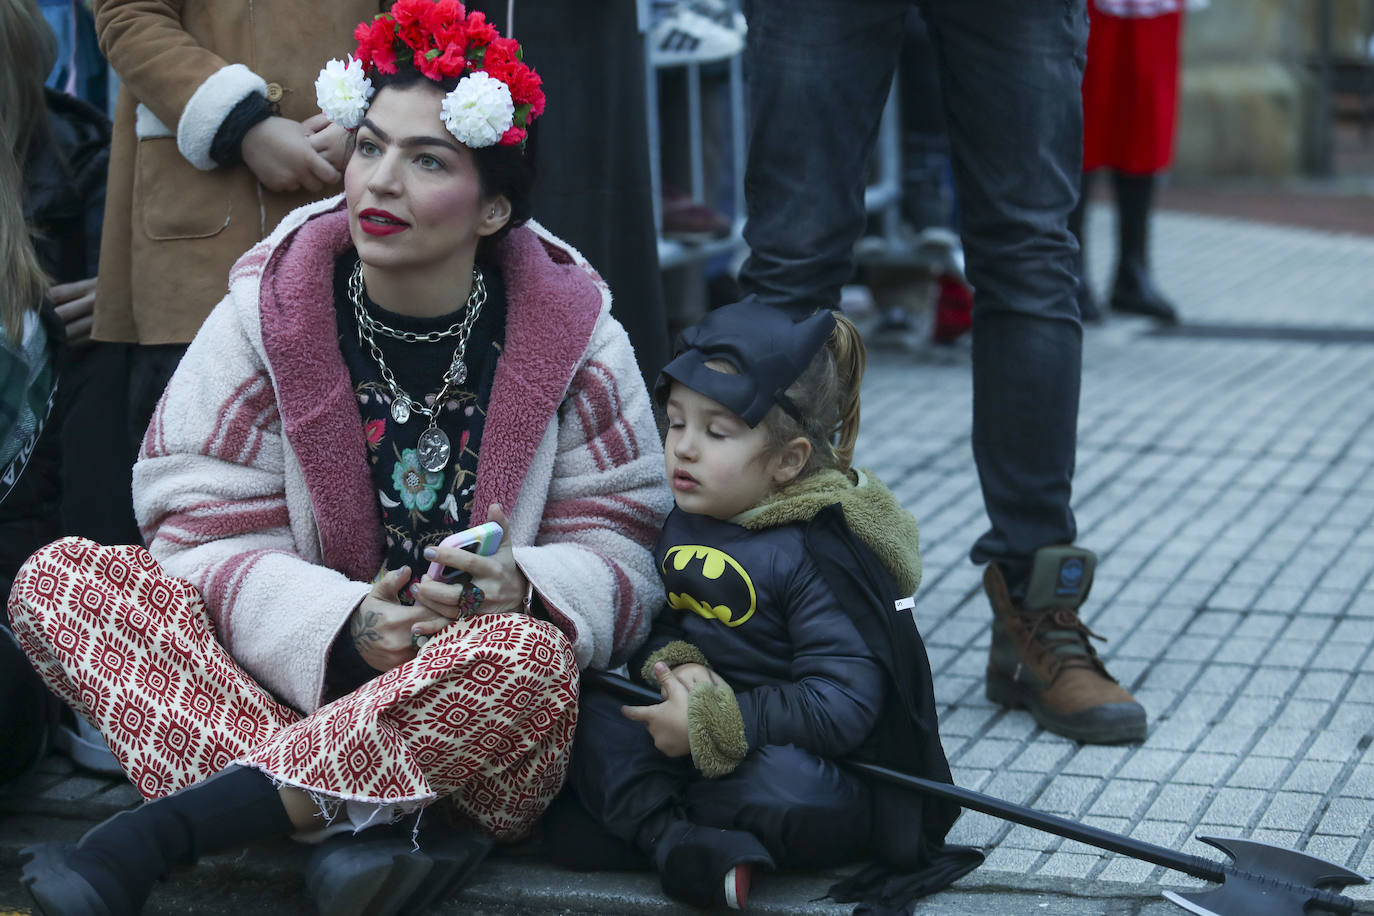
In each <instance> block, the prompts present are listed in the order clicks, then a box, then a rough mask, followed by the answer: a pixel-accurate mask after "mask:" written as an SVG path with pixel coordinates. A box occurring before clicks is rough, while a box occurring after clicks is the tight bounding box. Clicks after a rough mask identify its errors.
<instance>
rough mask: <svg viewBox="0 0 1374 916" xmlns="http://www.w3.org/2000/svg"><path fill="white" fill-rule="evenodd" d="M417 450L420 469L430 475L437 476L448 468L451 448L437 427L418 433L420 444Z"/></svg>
mask: <svg viewBox="0 0 1374 916" xmlns="http://www.w3.org/2000/svg"><path fill="white" fill-rule="evenodd" d="M417 450H418V452H419V455H420V467H422V468H424V469H425V470H426V471H429V472H430V473H431V474H438V473H439V472H441V471H443V470H444V468H446V467H448V456H449V452H450V451H451V447H450V445H449V441H448V436H447V435H446V434H445V433H444V431H443V430H442V429H439V428H438V427H437V426H431V427H430V428H429V429H427V430H425V431H424V432H422V433H420V443H419V446H418V449H417Z"/></svg>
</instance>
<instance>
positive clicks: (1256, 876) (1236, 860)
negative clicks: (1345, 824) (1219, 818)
mask: <svg viewBox="0 0 1374 916" xmlns="http://www.w3.org/2000/svg"><path fill="white" fill-rule="evenodd" d="M1198 839H1199V840H1201V841H1202V842H1204V843H1208V844H1210V845H1212V846H1215V847H1216V848H1217V849H1220V850H1221V851H1222V852H1224V853H1226V854H1227V855H1229V856H1230V857H1231V859H1232V861H1231V862H1230V863H1229V864H1227V865H1225V866H1223V867H1222V871H1223V873H1224V874H1225V883H1223V884H1222V885H1221V887H1217V888H1212V889H1211V890H1206V891H1197V892H1194V893H1189V894H1180V893H1178V892H1176V891H1165V892H1164V896H1165V898H1167V899H1168V900H1171V901H1173V902H1174V903H1176V904H1178V905H1179V906H1181V907H1183V908H1184V909H1185V910H1187V911H1189V912H1190V913H1197V914H1198V916H1306V914H1310V913H1312V912H1321V911H1325V912H1330V913H1337V914H1342V916H1343V914H1348V913H1351V912H1353V910H1354V901H1352V900H1351V899H1350V898H1348V897H1342V896H1340V895H1338V894H1337V893H1334V891H1337V890H1339V889H1340V888H1342V887H1345V886H1346V885H1347V884H1365V883H1366V879H1365V877H1364V876H1363V875H1361V874H1359V873H1357V872H1353V871H1351V870H1350V869H1348V868H1344V867H1342V866H1340V865H1336V864H1335V863H1333V862H1327V861H1326V860H1325V859H1318V858H1316V857H1315V856H1309V855H1307V854H1306V853H1302V852H1295V851H1293V850H1291V849H1284V848H1283V847H1281V846H1271V845H1270V844H1268V843H1260V842H1257V841H1255V840H1242V839H1237V838H1234V837H1212V836H1200V837H1198ZM1326 888H1331V890H1327V889H1326ZM1309 907H1319V908H1320V909H1319V910H1312V909H1309Z"/></svg>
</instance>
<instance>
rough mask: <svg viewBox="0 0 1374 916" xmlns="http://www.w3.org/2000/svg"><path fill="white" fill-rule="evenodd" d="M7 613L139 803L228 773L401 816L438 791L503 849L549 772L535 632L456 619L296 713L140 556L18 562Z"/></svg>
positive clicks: (77, 550)
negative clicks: (402, 658) (396, 660)
mask: <svg viewBox="0 0 1374 916" xmlns="http://www.w3.org/2000/svg"><path fill="white" fill-rule="evenodd" d="M9 612H10V619H11V621H12V623H13V628H14V633H15V636H16V637H18V640H19V644H20V645H21V646H22V647H23V648H24V651H25V652H26V653H27V654H28V656H29V659H30V660H31V661H32V662H33V664H34V667H35V668H37V669H38V672H39V674H41V675H42V676H43V679H44V680H45V681H46V682H47V684H48V686H49V687H50V688H51V689H52V690H53V692H55V693H56V694H57V695H58V696H60V697H61V698H62V699H63V700H64V701H66V702H67V703H68V704H69V705H70V706H71V707H72V709H73V710H75V711H76V712H77V713H78V714H80V715H82V716H84V717H85V718H86V719H87V720H88V721H89V722H90V723H91V724H92V725H94V726H95V727H96V728H98V729H99V730H100V733H101V734H102V735H104V736H105V740H106V742H107V743H108V744H109V746H110V750H111V751H112V752H113V753H114V755H115V757H116V759H118V760H119V763H120V766H122V767H123V768H124V772H125V773H127V774H128V776H129V779H130V780H131V781H132V782H133V784H134V785H135V786H136V787H137V788H138V790H139V792H141V793H142V794H143V796H144V798H149V799H152V798H158V797H161V796H163V795H167V794H169V793H171V792H175V791H176V790H177V789H180V788H182V787H184V786H187V785H190V784H191V783H194V782H198V781H200V780H202V779H205V778H206V777H208V776H210V775H211V774H213V773H216V772H218V771H219V770H221V769H223V768H224V767H225V766H226V765H228V764H230V763H232V762H237V763H240V764H243V765H246V766H253V767H257V768H258V769H260V770H262V771H263V772H265V773H266V774H267V775H268V776H270V777H272V778H273V779H274V780H276V781H278V782H280V783H283V784H287V785H291V786H296V787H299V788H301V789H304V790H306V791H307V792H309V793H311V794H312V795H313V796H315V797H316V798H317V799H321V800H324V801H326V802H327V801H328V800H329V799H334V798H337V799H341V800H352V801H359V802H368V803H375V804H379V805H391V804H397V805H400V806H401V807H402V808H404V809H410V808H418V807H421V806H423V805H424V804H427V803H429V802H432V801H434V800H436V799H438V798H444V797H448V798H451V799H452V800H453V802H454V803H455V804H456V805H457V806H458V808H459V810H461V811H462V812H463V813H464V814H466V815H467V816H468V817H470V818H472V819H473V820H474V821H476V822H477V823H478V824H480V825H481V826H483V827H484V828H486V829H487V830H489V831H490V832H491V833H492V834H494V835H495V836H496V837H497V838H498V839H514V838H518V837H519V836H520V835H522V834H523V833H524V832H526V831H527V830H528V829H529V828H530V827H531V826H533V824H534V822H535V820H537V819H538V817H539V816H540V815H541V814H542V813H543V811H544V809H545V807H547V805H548V803H549V802H550V801H551V800H552V799H553V796H554V794H555V793H557V791H558V789H559V787H560V786H561V785H562V783H563V777H564V775H565V773H566V771H567V755H568V752H569V751H570V750H571V748H572V737H573V729H574V727H575V725H576V722H577V685H578V677H577V667H576V664H575V662H574V660H573V651H572V647H571V645H569V643H568V640H567V638H566V637H565V636H564V635H563V634H562V632H560V631H559V630H558V629H557V628H556V627H554V626H553V625H552V624H549V623H546V622H544V621H540V620H534V619H532V618H529V617H525V616H521V615H518V614H491V615H484V616H480V617H473V618H468V619H464V620H460V621H457V622H455V623H454V624H453V625H451V626H449V627H447V628H446V629H445V630H443V631H442V632H441V633H440V634H439V635H438V636H436V637H434V639H432V640H430V641H429V642H428V643H427V644H426V645H425V647H424V649H423V651H421V652H420V654H419V655H418V656H417V657H416V658H415V659H413V660H412V661H409V662H407V663H405V664H403V665H399V666H397V667H395V668H393V669H391V670H390V671H388V672H386V673H385V674H383V675H381V676H380V677H377V678H375V679H373V680H372V681H369V682H368V683H367V684H365V685H363V686H362V687H360V688H358V689H357V690H356V691H354V692H353V693H351V694H348V695H347V696H344V697H342V698H340V699H338V700H336V701H334V702H333V703H330V704H329V705H327V706H324V707H321V708H320V709H318V710H316V711H315V712H314V713H313V714H311V715H308V716H304V717H302V716H301V715H299V714H298V713H296V712H295V711H293V710H291V709H289V708H287V707H286V706H283V705H282V704H280V703H278V702H276V701H275V700H274V699H272V697H271V696H270V695H269V694H268V693H267V691H266V690H264V689H263V688H262V687H261V686H260V685H259V684H258V683H257V682H255V681H254V680H253V679H252V678H251V677H249V676H248V675H247V674H246V673H245V672H244V671H243V669H241V668H240V667H239V666H238V665H237V664H236V663H235V662H234V660H233V658H231V657H230V655H229V653H228V652H227V651H225V649H224V647H223V646H221V645H220V644H219V643H218V642H217V641H216V640H215V637H214V634H213V633H212V631H211V623H210V618H209V616H208V615H207V614H206V611H205V605H204V603H203V602H202V600H201V598H200V595H199V593H198V592H197V591H196V589H195V588H194V587H193V586H192V585H191V584H190V583H188V582H186V581H184V580H181V579H174V578H171V577H169V576H167V575H166V574H164V573H163V572H162V570H161V569H160V568H159V567H158V565H157V562H156V561H155V560H153V558H152V557H151V556H149V555H148V553H147V551H145V550H143V548H141V547H102V546H100V545H97V544H94V543H92V542H90V541H86V540H82V539H79V538H67V539H64V540H61V541H57V542H56V543H53V544H50V545H48V546H47V547H44V548H43V549H42V550H40V551H38V552H37V553H36V554H34V555H33V556H32V557H31V558H30V559H29V560H28V562H27V563H25V564H24V566H23V567H22V568H21V569H20V571H19V574H18V576H17V578H16V579H15V583H14V589H13V591H12V592H11V594H10V601H9Z"/></svg>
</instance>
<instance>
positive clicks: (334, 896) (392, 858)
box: [305, 823, 493, 916]
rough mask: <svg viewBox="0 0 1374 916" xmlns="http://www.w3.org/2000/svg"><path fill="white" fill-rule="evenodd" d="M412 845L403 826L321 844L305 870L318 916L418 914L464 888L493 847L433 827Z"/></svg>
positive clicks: (462, 830) (470, 835) (466, 833)
mask: <svg viewBox="0 0 1374 916" xmlns="http://www.w3.org/2000/svg"><path fill="white" fill-rule="evenodd" d="M418 843H419V847H420V848H419V849H416V848H415V843H414V842H412V841H411V838H410V829H409V828H408V827H407V826H405V825H404V824H401V825H397V826H394V827H378V828H373V829H371V830H364V831H362V832H361V833H356V834H353V833H345V834H340V835H338V836H335V837H332V838H330V839H329V840H326V841H325V842H324V843H322V844H321V845H320V847H319V848H318V849H317V850H315V852H314V853H312V854H311V856H310V859H309V860H308V861H307V862H306V866H305V883H306V887H308V888H309V889H310V894H311V896H313V897H314V898H315V904H316V906H317V907H318V909H319V912H320V916H393V914H401V913H404V914H406V916H410V914H418V913H422V912H424V910H425V908H427V907H429V906H430V905H431V904H434V903H436V902H438V901H440V900H442V899H444V898H446V897H447V896H448V895H449V894H452V893H453V892H455V891H456V890H458V889H459V888H460V887H462V886H463V885H464V884H466V883H467V881H468V880H469V879H470V878H471V877H472V875H473V873H474V872H475V871H476V870H477V867H478V866H479V865H481V864H482V862H483V860H485V859H486V857H487V854H488V853H489V852H491V848H492V845H493V843H492V839H491V838H490V837H488V836H485V835H483V834H481V833H479V832H478V831H476V830H475V829H471V828H467V827H457V826H453V825H449V824H438V823H434V824H426V825H425V826H424V828H422V829H421V831H420V834H419V838H418Z"/></svg>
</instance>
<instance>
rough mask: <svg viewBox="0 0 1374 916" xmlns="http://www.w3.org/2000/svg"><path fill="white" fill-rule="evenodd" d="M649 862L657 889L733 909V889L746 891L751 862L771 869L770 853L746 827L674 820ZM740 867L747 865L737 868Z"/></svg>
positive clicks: (735, 894)
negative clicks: (655, 873)
mask: <svg viewBox="0 0 1374 916" xmlns="http://www.w3.org/2000/svg"><path fill="white" fill-rule="evenodd" d="M654 864H655V866H656V867H657V868H658V876H659V881H660V882H661V883H662V885H663V892H664V893H665V894H667V895H668V896H669V897H672V898H673V899H674V900H679V901H681V902H683V903H687V904H691V905H692V906H700V907H712V906H715V907H721V906H727V907H731V908H732V909H739V908H740V906H739V903H740V902H741V901H740V900H739V899H738V898H739V890H740V889H741V888H742V889H743V892H744V896H745V897H747V896H748V893H749V888H748V885H749V880H750V878H751V876H752V873H753V871H754V866H758V867H761V868H765V869H769V870H771V869H772V868H773V857H772V856H770V855H769V854H768V850H767V849H765V848H764V847H763V844H762V843H760V842H759V840H758V838H757V837H756V836H754V835H753V834H752V833H749V832H748V831H745V830H721V829H718V828H715V827H700V826H698V825H696V824H690V823H687V822H685V821H684V822H680V823H679V824H675V825H674V826H673V829H670V830H669V831H668V833H667V834H666V835H665V836H664V838H663V839H662V840H661V841H660V842H659V844H658V848H657V849H656V850H655V852H654ZM742 866H747V867H745V868H743V870H742V871H741V870H740V869H741V867H742ZM732 873H733V874H732ZM741 878H743V884H742V885H741V884H740V883H739V882H740V879H741ZM732 889H733V895H732V893H731V891H732ZM732 896H733V897H734V898H735V899H734V900H732V899H731V897H732ZM732 904H733V905H732Z"/></svg>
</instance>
